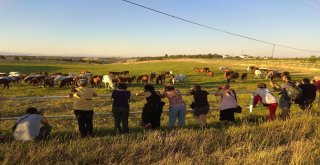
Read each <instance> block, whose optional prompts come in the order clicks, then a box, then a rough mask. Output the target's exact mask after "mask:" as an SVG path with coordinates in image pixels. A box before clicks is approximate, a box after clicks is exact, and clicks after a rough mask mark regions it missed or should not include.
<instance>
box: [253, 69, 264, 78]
mask: <svg viewBox="0 0 320 165" xmlns="http://www.w3.org/2000/svg"><path fill="white" fill-rule="evenodd" d="M253 78H263V75H262V72H261V70H259V69H258V70H256V71H254V77H253Z"/></svg>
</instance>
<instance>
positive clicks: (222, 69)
mask: <svg viewBox="0 0 320 165" xmlns="http://www.w3.org/2000/svg"><path fill="white" fill-rule="evenodd" d="M224 69H228V67H226V66H220V67H219V70H220V71H222V72H224Z"/></svg>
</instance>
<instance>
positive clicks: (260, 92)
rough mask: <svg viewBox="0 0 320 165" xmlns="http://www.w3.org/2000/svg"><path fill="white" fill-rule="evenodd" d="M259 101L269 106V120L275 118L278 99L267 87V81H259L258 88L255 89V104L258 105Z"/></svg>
mask: <svg viewBox="0 0 320 165" xmlns="http://www.w3.org/2000/svg"><path fill="white" fill-rule="evenodd" d="M258 102H261V103H262V104H263V106H267V107H268V108H269V121H273V120H275V119H276V110H277V107H278V101H277V99H276V97H275V96H274V95H272V94H271V93H270V91H269V90H268V89H267V84H265V83H259V84H258V89H257V90H256V91H255V96H254V106H256V105H257V104H258Z"/></svg>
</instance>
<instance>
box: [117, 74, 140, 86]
mask: <svg viewBox="0 0 320 165" xmlns="http://www.w3.org/2000/svg"><path fill="white" fill-rule="evenodd" d="M135 79H136V76H132V77H118V81H119V82H120V83H125V82H128V84H129V85H131V84H132V82H133V81H134V80H135Z"/></svg>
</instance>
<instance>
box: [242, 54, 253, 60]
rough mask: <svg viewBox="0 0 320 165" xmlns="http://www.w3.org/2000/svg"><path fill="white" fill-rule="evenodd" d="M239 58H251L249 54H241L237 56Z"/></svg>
mask: <svg viewBox="0 0 320 165" xmlns="http://www.w3.org/2000/svg"><path fill="white" fill-rule="evenodd" d="M239 57H240V58H242V59H250V58H253V57H252V56H249V55H241V56H239Z"/></svg>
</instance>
